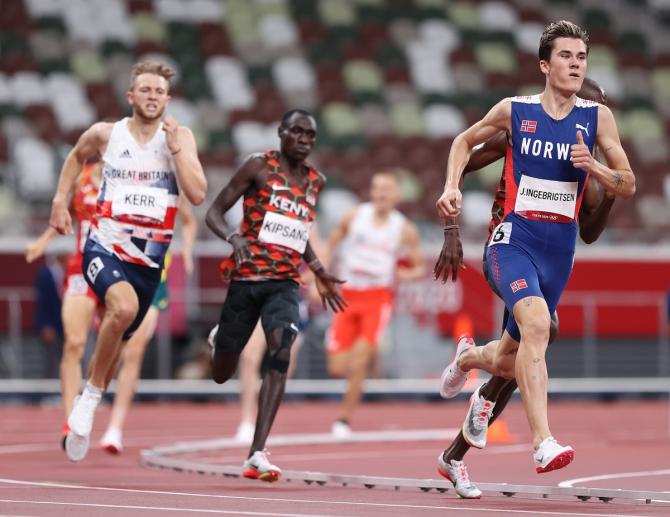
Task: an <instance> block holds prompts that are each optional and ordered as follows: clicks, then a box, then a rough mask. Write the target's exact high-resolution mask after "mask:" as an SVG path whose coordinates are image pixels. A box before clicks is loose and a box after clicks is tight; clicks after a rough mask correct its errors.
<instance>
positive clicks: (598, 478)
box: [558, 469, 670, 504]
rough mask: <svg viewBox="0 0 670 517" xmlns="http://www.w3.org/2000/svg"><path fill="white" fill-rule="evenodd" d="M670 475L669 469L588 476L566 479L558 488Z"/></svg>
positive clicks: (657, 501)
mask: <svg viewBox="0 0 670 517" xmlns="http://www.w3.org/2000/svg"><path fill="white" fill-rule="evenodd" d="M667 475H670V469H662V470H641V471H639V472H619V473H616V474H601V475H599V476H588V477H583V478H574V479H566V480H565V481H561V482H560V483H559V484H558V486H561V487H568V488H572V487H573V486H574V485H575V483H588V482H589V481H604V480H608V479H622V478H640V477H652V476H667ZM664 493H670V491H667V490H666V491H664ZM652 502H655V503H664V504H668V503H670V501H659V500H657V499H652Z"/></svg>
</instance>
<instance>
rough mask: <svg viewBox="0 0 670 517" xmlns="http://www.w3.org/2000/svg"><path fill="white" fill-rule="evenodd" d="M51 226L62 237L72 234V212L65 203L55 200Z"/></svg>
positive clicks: (50, 218) (52, 206) (52, 208)
mask: <svg viewBox="0 0 670 517" xmlns="http://www.w3.org/2000/svg"><path fill="white" fill-rule="evenodd" d="M49 226H51V227H52V228H53V229H54V230H56V231H57V232H58V233H60V234H61V235H70V234H71V233H72V217H70V211H69V210H68V209H67V206H66V204H65V202H62V201H56V200H54V202H53V203H52V205H51V216H50V217H49Z"/></svg>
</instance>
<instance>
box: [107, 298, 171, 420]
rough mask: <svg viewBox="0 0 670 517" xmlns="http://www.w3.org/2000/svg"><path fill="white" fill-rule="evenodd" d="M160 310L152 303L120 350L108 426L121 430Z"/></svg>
mask: <svg viewBox="0 0 670 517" xmlns="http://www.w3.org/2000/svg"><path fill="white" fill-rule="evenodd" d="M159 314H160V312H159V310H158V309H157V308H156V307H154V306H153V305H152V306H151V307H150V308H149V310H148V311H147V314H146V316H144V319H143V320H142V324H141V325H140V326H139V327H138V329H137V330H136V331H135V333H134V334H133V335H132V337H131V338H130V339H129V340H128V342H127V343H126V345H125V346H124V347H123V350H121V368H120V370H119V374H118V376H117V379H116V395H115V396H114V404H113V406H112V414H111V415H110V417H109V425H108V427H109V428H115V429H118V430H119V431H121V430H122V429H123V424H124V422H125V420H126V416H128V410H129V409H130V406H131V405H132V403H133V397H134V396H135V389H136V388H137V380H138V379H139V377H140V369H141V368H142V360H143V359H144V352H145V350H146V348H147V345H148V344H149V341H150V340H151V338H152V337H153V335H154V331H155V330H156V324H157V323H158V316H159Z"/></svg>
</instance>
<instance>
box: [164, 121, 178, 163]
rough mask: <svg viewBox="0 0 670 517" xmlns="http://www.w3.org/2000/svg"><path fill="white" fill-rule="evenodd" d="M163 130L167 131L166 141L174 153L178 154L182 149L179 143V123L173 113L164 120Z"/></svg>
mask: <svg viewBox="0 0 670 517" xmlns="http://www.w3.org/2000/svg"><path fill="white" fill-rule="evenodd" d="M163 131H165V143H166V144H167V146H168V149H170V152H171V153H172V154H177V153H178V152H179V151H180V150H181V144H180V143H179V124H178V123H177V121H176V120H175V118H174V117H173V116H172V115H168V116H167V117H165V119H164V120H163Z"/></svg>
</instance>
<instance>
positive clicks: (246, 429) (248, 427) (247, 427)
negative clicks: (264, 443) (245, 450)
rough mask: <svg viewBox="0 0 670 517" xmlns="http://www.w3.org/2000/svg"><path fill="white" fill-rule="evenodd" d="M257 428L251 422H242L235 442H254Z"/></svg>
mask: <svg viewBox="0 0 670 517" xmlns="http://www.w3.org/2000/svg"><path fill="white" fill-rule="evenodd" d="M255 432H256V426H255V425H254V424H252V423H251V422H240V425H239V426H238V427H237V432H236V433H235V441H236V442H240V443H245V444H246V443H251V442H253V441H254V433H255Z"/></svg>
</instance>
